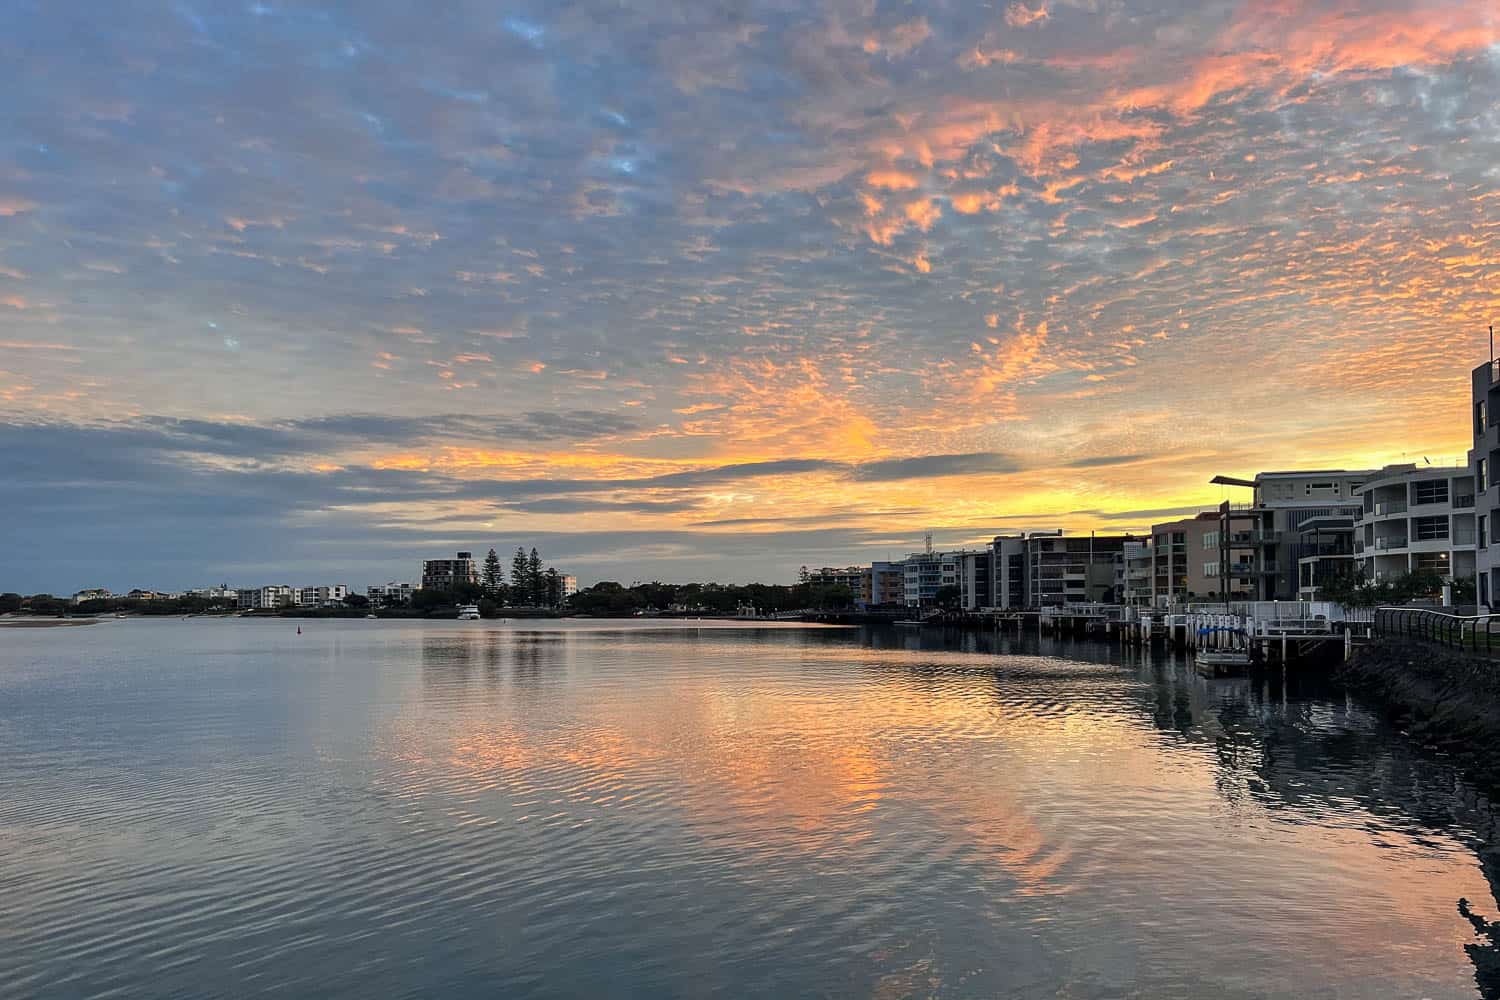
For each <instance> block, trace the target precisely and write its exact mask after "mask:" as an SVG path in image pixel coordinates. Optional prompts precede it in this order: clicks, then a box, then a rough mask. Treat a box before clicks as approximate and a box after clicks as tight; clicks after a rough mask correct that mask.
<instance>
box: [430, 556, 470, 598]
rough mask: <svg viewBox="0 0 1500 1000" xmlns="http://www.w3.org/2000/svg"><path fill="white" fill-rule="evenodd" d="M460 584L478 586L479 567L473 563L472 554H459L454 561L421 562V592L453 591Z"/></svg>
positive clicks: (431, 560) (432, 560) (433, 560)
mask: <svg viewBox="0 0 1500 1000" xmlns="http://www.w3.org/2000/svg"><path fill="white" fill-rule="evenodd" d="M461 583H467V584H471V585H473V586H476V587H477V586H478V585H479V566H478V565H477V564H476V563H475V562H474V553H472V552H460V553H458V556H457V558H454V559H425V560H423V561H422V589H423V590H453V589H454V588H455V587H457V586H458V585H459V584H461Z"/></svg>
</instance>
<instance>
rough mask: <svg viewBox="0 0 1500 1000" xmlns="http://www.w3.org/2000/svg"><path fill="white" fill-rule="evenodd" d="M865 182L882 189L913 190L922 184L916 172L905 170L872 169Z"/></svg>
mask: <svg viewBox="0 0 1500 1000" xmlns="http://www.w3.org/2000/svg"><path fill="white" fill-rule="evenodd" d="M865 183H867V184H869V185H870V187H872V188H876V189H877V190H882V191H911V190H913V189H915V188H917V187H918V186H920V184H921V181H920V180H919V179H918V178H917V176H916V175H915V174H910V173H907V172H906V171H904V170H872V171H870V173H869V174H867V175H866V176H865ZM876 204H879V203H878V202H877V203H876Z"/></svg>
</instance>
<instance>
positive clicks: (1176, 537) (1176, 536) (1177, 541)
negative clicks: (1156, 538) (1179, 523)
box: [1172, 531, 1187, 545]
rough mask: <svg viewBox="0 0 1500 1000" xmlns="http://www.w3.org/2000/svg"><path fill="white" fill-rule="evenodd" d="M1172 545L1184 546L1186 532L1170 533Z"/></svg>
mask: <svg viewBox="0 0 1500 1000" xmlns="http://www.w3.org/2000/svg"><path fill="white" fill-rule="evenodd" d="M1172 544H1173V545H1186V544H1187V532H1186V531H1174V532H1172Z"/></svg>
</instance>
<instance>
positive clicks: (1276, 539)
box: [1213, 469, 1374, 601]
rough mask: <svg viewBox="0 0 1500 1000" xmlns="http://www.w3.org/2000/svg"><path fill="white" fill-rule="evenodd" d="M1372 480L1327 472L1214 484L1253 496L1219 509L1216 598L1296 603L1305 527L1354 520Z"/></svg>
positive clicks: (1366, 474)
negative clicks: (1360, 494) (1326, 521)
mask: <svg viewBox="0 0 1500 1000" xmlns="http://www.w3.org/2000/svg"><path fill="white" fill-rule="evenodd" d="M1372 475H1374V473H1373V472H1371V471H1369V470H1348V469H1328V470H1313V471H1290V472H1262V473H1260V474H1259V475H1257V476H1256V477H1255V478H1254V479H1253V480H1247V479H1235V478H1233V477H1230V476H1217V477H1215V478H1214V480H1213V482H1214V483H1215V484H1218V485H1221V486H1243V487H1247V488H1249V489H1251V490H1253V491H1254V493H1253V500H1252V502H1251V503H1249V504H1240V503H1229V502H1225V503H1224V504H1222V505H1221V506H1220V507H1219V593H1220V594H1221V595H1228V596H1229V597H1231V598H1234V599H1239V598H1242V597H1244V598H1251V599H1254V600H1261V601H1271V600H1283V601H1289V600H1293V599H1295V598H1296V596H1297V591H1298V585H1299V578H1298V565H1299V562H1300V560H1301V557H1302V553H1301V546H1302V528H1303V525H1304V524H1306V523H1307V522H1309V521H1311V520H1313V519H1314V518H1326V517H1346V518H1352V517H1355V516H1357V515H1358V514H1359V512H1360V509H1361V502H1360V500H1359V498H1358V497H1357V496H1356V495H1355V494H1356V491H1357V490H1358V489H1359V488H1360V487H1361V486H1363V485H1364V484H1365V483H1366V482H1367V481H1368V480H1369V479H1370V477H1371V476H1372Z"/></svg>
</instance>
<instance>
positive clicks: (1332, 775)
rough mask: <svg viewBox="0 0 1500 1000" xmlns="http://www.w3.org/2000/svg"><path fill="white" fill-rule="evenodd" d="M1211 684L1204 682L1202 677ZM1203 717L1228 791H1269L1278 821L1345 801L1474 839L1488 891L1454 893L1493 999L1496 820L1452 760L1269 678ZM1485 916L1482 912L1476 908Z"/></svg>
mask: <svg viewBox="0 0 1500 1000" xmlns="http://www.w3.org/2000/svg"><path fill="white" fill-rule="evenodd" d="M1207 683H1208V684H1213V683H1214V682H1207ZM1214 690H1216V692H1217V693H1218V695H1219V697H1220V698H1221V700H1220V701H1219V704H1218V705H1217V706H1216V707H1215V708H1214V709H1213V710H1211V711H1209V712H1207V713H1206V714H1205V715H1204V716H1200V718H1203V719H1204V721H1205V722H1208V721H1209V720H1213V721H1212V722H1210V723H1209V725H1206V726H1205V727H1204V728H1205V729H1208V728H1210V726H1211V728H1212V730H1213V735H1212V737H1211V738H1212V739H1213V740H1214V741H1215V744H1216V747H1217V750H1218V757H1219V761H1220V767H1221V770H1222V772H1223V778H1222V779H1221V781H1220V790H1221V792H1222V793H1224V794H1225V795H1226V796H1228V797H1234V796H1249V797H1252V798H1254V799H1257V800H1259V801H1262V802H1271V801H1272V800H1274V804H1275V805H1276V806H1277V808H1276V809H1273V810H1271V811H1270V812H1269V813H1268V815H1269V816H1271V817H1273V818H1275V819H1277V820H1279V821H1282V822H1288V823H1292V824H1301V823H1306V822H1310V821H1311V822H1321V821H1322V820H1321V817H1323V816H1325V815H1329V814H1337V813H1339V812H1343V811H1347V810H1348V807H1349V804H1350V802H1351V800H1352V801H1354V802H1356V803H1358V805H1359V807H1360V808H1361V809H1363V810H1365V811H1366V812H1368V813H1369V814H1371V815H1372V816H1373V817H1375V818H1376V819H1377V820H1381V821H1383V822H1381V823H1380V824H1379V825H1380V827H1381V828H1384V829H1388V830H1393V831H1397V832H1399V833H1401V834H1403V835H1404V836H1406V837H1410V838H1414V839H1420V836H1421V835H1420V834H1419V833H1418V832H1417V831H1425V832H1426V833H1428V834H1443V835H1446V836H1447V837H1449V838H1450V839H1452V840H1453V841H1455V842H1458V843H1461V844H1466V845H1475V844H1477V845H1478V846H1477V847H1476V848H1475V850H1476V853H1477V855H1478V860H1479V869H1480V871H1481V872H1482V874H1483V876H1484V878H1485V880H1486V882H1487V883H1488V884H1489V887H1490V895H1491V897H1492V898H1491V899H1490V900H1487V901H1480V902H1475V901H1471V900H1463V901H1460V900H1454V905H1455V907H1456V908H1457V910H1458V914H1459V916H1460V917H1461V918H1462V919H1466V920H1468V922H1469V923H1470V924H1471V925H1472V926H1473V927H1474V929H1475V931H1476V932H1477V934H1478V940H1477V941H1475V942H1474V943H1472V944H1468V945H1465V949H1464V950H1465V951H1466V953H1467V954H1468V955H1469V958H1470V959H1471V961H1473V963H1474V975H1475V980H1476V982H1477V983H1478V985H1479V989H1480V995H1481V996H1482V997H1485V998H1487V1000H1500V936H1497V932H1500V923H1497V922H1496V921H1500V843H1497V842H1496V837H1497V835H1500V822H1497V816H1496V812H1495V807H1494V806H1493V805H1491V804H1490V801H1489V799H1488V798H1487V797H1486V796H1485V795H1484V794H1482V793H1481V792H1480V791H1478V790H1477V789H1476V788H1474V787H1473V786H1471V785H1470V784H1469V782H1468V781H1467V780H1466V779H1464V778H1463V777H1462V776H1461V775H1459V774H1458V773H1456V771H1455V769H1454V768H1453V767H1452V766H1450V765H1448V764H1445V763H1443V762H1440V761H1437V760H1433V759H1431V758H1428V757H1426V756H1424V755H1422V754H1421V753H1420V752H1419V751H1418V749H1417V748H1416V747H1415V746H1413V744H1412V743H1411V741H1410V740H1409V739H1408V738H1407V737H1405V736H1403V735H1402V734H1400V733H1398V732H1396V731H1394V730H1393V728H1392V727H1391V726H1390V724H1388V723H1386V722H1385V721H1384V720H1381V719H1379V718H1378V717H1376V716H1374V715H1373V714H1371V713H1368V712H1365V711H1363V710H1361V709H1358V708H1350V709H1349V710H1348V711H1347V712H1344V713H1330V712H1329V711H1328V706H1329V702H1328V701H1326V700H1322V699H1317V700H1304V699H1303V698H1302V697H1301V696H1299V695H1295V694H1294V695H1290V696H1287V695H1286V694H1285V693H1284V691H1283V689H1282V688H1281V686H1280V685H1279V684H1277V683H1274V682H1273V681H1271V680H1267V681H1265V682H1263V683H1262V684H1260V685H1254V684H1246V685H1245V686H1244V687H1243V688H1239V689H1236V690H1235V691H1234V692H1233V694H1230V695H1229V696H1228V697H1224V694H1225V693H1226V691H1225V689H1223V688H1216V689H1214ZM1486 910H1487V911H1489V916H1488V917H1486V916H1484V911H1486Z"/></svg>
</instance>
